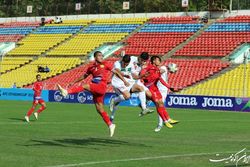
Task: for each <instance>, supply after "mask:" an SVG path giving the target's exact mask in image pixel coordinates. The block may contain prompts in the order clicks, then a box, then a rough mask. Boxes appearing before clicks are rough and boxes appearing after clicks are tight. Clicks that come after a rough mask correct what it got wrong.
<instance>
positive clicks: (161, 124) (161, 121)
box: [158, 116, 163, 126]
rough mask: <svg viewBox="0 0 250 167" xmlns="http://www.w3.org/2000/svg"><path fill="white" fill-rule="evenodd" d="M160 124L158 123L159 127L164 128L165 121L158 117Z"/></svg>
mask: <svg viewBox="0 0 250 167" xmlns="http://www.w3.org/2000/svg"><path fill="white" fill-rule="evenodd" d="M158 119H159V122H158V126H163V120H162V119H161V117H160V116H158Z"/></svg>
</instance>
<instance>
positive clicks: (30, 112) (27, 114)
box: [24, 100, 38, 122]
mask: <svg viewBox="0 0 250 167" xmlns="http://www.w3.org/2000/svg"><path fill="white" fill-rule="evenodd" d="M37 104H38V100H34V101H33V104H32V106H31V108H30V109H29V111H28V112H27V113H26V116H25V117H24V118H25V120H26V121H27V122H30V120H29V118H30V115H31V114H32V113H33V112H34V110H35V109H36V106H37Z"/></svg>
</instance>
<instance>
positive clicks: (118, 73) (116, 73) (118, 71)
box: [112, 69, 129, 86]
mask: <svg viewBox="0 0 250 167" xmlns="http://www.w3.org/2000/svg"><path fill="white" fill-rule="evenodd" d="M112 72H113V73H114V74H115V75H116V76H118V77H119V78H120V79H121V80H122V81H123V82H124V84H125V86H129V83H128V82H127V81H126V80H125V79H124V77H123V75H122V73H121V72H120V70H119V69H113V70H112Z"/></svg>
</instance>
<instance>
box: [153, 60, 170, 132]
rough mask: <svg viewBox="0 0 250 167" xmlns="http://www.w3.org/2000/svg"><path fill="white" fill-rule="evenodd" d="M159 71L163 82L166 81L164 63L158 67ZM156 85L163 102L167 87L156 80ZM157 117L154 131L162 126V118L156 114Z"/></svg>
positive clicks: (166, 70) (166, 74)
mask: <svg viewBox="0 0 250 167" xmlns="http://www.w3.org/2000/svg"><path fill="white" fill-rule="evenodd" d="M160 72H161V78H162V79H163V80H164V81H165V82H168V69H167V67H166V66H165V65H162V66H161V67H160ZM157 87H158V89H159V91H160V92H161V95H162V101H163V103H164V104H165V102H166V98H167V95H168V88H167V87H165V86H164V85H162V83H161V82H160V81H158V83H157ZM158 119H159V122H158V125H157V127H156V128H155V132H159V131H160V130H161V128H162V126H163V120H162V119H161V117H160V116H158Z"/></svg>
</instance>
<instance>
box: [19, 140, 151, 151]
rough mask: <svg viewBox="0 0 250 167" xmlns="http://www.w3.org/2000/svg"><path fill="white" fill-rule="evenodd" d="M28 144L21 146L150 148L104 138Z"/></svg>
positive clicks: (34, 141)
mask: <svg viewBox="0 0 250 167" xmlns="http://www.w3.org/2000/svg"><path fill="white" fill-rule="evenodd" d="M29 143H31V144H28V145H23V146H60V147H77V148H82V147H89V146H103V147H106V146H107V147H110V146H112V147H120V146H122V145H123V146H132V147H150V146H147V145H145V144H141V143H133V142H127V141H122V140H114V139H106V138H92V137H90V138H84V139H55V140H31V141H30V142H29ZM32 143H33V144H32ZM89 148H92V147H89ZM93 149H95V148H93ZM96 149H97V148H96Z"/></svg>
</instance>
